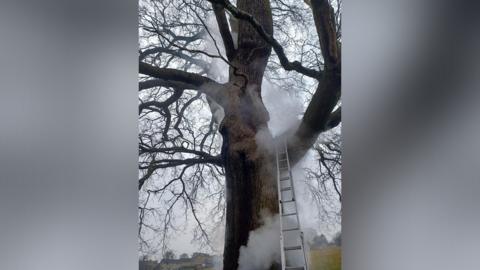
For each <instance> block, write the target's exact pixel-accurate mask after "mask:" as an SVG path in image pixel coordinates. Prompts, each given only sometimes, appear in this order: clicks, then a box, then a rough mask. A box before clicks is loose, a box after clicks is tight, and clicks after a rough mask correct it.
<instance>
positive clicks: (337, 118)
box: [325, 107, 342, 130]
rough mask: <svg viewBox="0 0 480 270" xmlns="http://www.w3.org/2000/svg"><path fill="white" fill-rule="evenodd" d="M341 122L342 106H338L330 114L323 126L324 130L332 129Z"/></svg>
mask: <svg viewBox="0 0 480 270" xmlns="http://www.w3.org/2000/svg"><path fill="white" fill-rule="evenodd" d="M340 122H342V108H341V107H338V109H336V110H335V111H333V112H332V114H330V117H329V118H328V121H327V124H326V126H325V130H329V129H332V128H334V127H336V126H338V125H339V124H340Z"/></svg>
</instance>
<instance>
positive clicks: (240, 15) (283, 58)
mask: <svg viewBox="0 0 480 270" xmlns="http://www.w3.org/2000/svg"><path fill="white" fill-rule="evenodd" d="M208 1H209V2H211V3H213V4H215V3H217V4H220V5H222V6H224V7H225V8H226V9H227V10H228V11H229V12H230V13H231V14H232V15H233V16H234V17H235V18H237V19H240V20H244V21H247V22H248V23H250V25H251V26H252V27H253V28H254V29H255V30H256V31H257V33H258V34H259V35H260V36H261V37H262V38H263V39H264V40H265V41H266V42H268V43H269V44H270V45H271V46H272V48H273V50H274V51H275V53H276V54H277V56H278V59H279V60H280V64H281V65H282V66H283V68H284V69H285V70H287V71H290V70H295V71H297V72H299V73H301V74H303V75H305V76H308V77H312V78H315V79H319V78H320V77H321V74H322V73H321V72H320V71H318V70H314V69H311V68H307V67H304V66H303V65H302V64H301V63H300V62H298V61H294V62H290V61H289V60H288V57H287V55H286V54H285V51H284V50H283V47H282V45H280V43H279V42H278V41H277V40H276V39H275V38H273V36H272V35H270V34H268V33H267V32H266V31H265V29H264V28H263V27H262V25H261V24H260V23H259V22H258V21H257V20H256V19H255V18H254V17H253V16H252V15H251V14H249V13H246V12H244V11H242V10H240V9H238V8H236V7H235V6H233V5H232V4H231V3H230V2H229V1H228V0H208Z"/></svg>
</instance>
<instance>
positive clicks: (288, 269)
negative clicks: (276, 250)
mask: <svg viewBox="0 0 480 270" xmlns="http://www.w3.org/2000/svg"><path fill="white" fill-rule="evenodd" d="M285 270H305V267H303V266H287V267H285Z"/></svg>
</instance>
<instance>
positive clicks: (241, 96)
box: [221, 0, 280, 269]
mask: <svg viewBox="0 0 480 270" xmlns="http://www.w3.org/2000/svg"><path fill="white" fill-rule="evenodd" d="M237 6H238V8H239V9H241V10H243V11H245V12H248V13H249V14H251V15H252V16H253V17H254V18H256V20H257V21H258V22H260V23H261V25H262V26H263V28H264V29H266V31H268V33H269V34H272V28H273V25H272V15H271V10H270V3H269V1H268V0H262V1H249V0H239V1H238V2H237ZM270 53H271V46H270V44H268V43H267V42H265V41H264V40H263V39H262V38H261V37H260V36H259V34H258V33H257V31H256V30H255V29H254V28H253V27H252V26H251V25H250V24H249V23H248V22H246V21H239V33H238V49H237V51H236V54H235V56H234V58H233V60H232V65H233V66H234V67H235V68H232V69H231V72H230V82H231V83H232V84H233V85H234V87H232V88H230V89H228V91H227V92H228V95H229V97H228V101H227V106H226V107H225V118H224V120H223V124H222V129H221V132H222V135H223V149H222V150H223V151H222V152H223V158H224V161H225V173H226V190H227V216H226V224H227V225H226V233H225V249H224V261H223V263H224V269H237V267H238V258H239V250H240V247H241V246H242V245H246V244H247V241H248V235H249V232H250V231H251V230H254V229H256V228H258V227H260V226H261V225H262V224H261V221H262V214H263V213H269V214H272V215H273V214H277V213H278V195H277V187H276V181H275V166H274V163H273V155H272V153H271V151H269V150H268V147H265V146H261V145H259V142H258V141H257V137H256V135H257V133H258V132H259V131H262V132H261V134H262V136H263V138H262V141H267V142H268V141H270V142H271V141H273V138H272V136H271V134H270V133H269V132H268V128H267V121H268V119H269V117H268V112H267V110H266V108H265V106H264V104H263V102H262V99H261V85H262V79H263V74H264V71H265V68H266V65H267V61H268V58H269V56H270ZM234 69H236V70H234ZM236 74H241V75H236ZM245 78H246V81H245ZM279 248H280V242H279Z"/></svg>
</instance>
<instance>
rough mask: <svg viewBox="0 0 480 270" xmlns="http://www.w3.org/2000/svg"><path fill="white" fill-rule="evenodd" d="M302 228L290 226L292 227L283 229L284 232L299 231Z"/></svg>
mask: <svg viewBox="0 0 480 270" xmlns="http://www.w3.org/2000/svg"><path fill="white" fill-rule="evenodd" d="M298 230H300V228H298V227H295V228H290V229H283V231H284V232H289V231H298Z"/></svg>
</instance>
